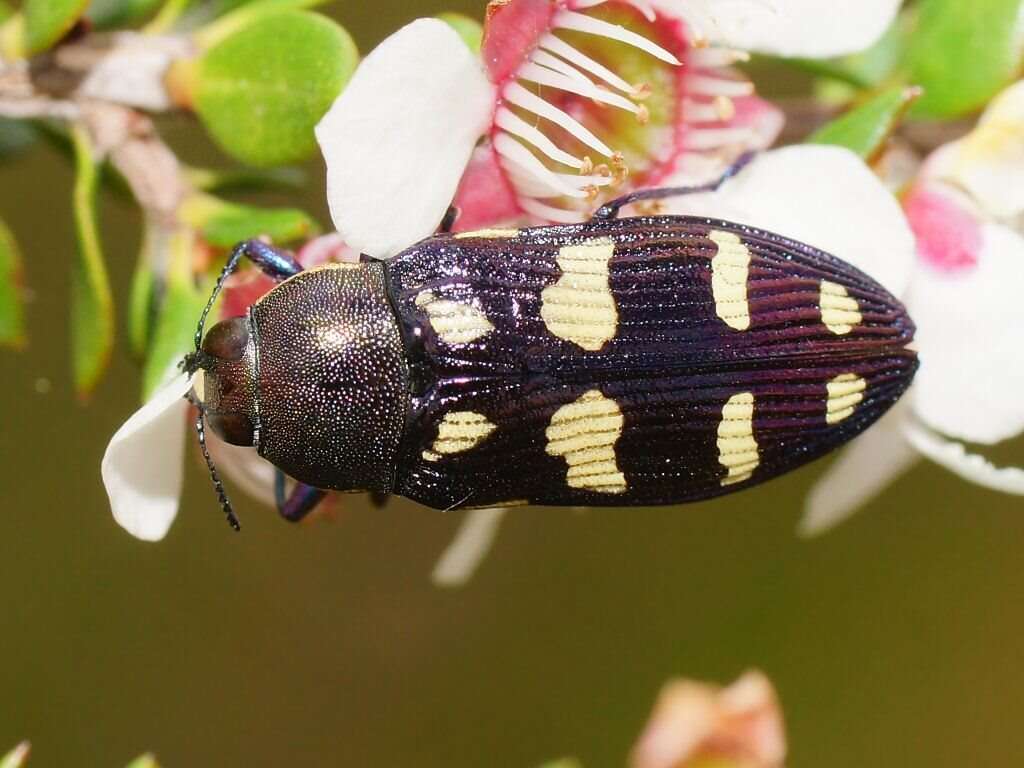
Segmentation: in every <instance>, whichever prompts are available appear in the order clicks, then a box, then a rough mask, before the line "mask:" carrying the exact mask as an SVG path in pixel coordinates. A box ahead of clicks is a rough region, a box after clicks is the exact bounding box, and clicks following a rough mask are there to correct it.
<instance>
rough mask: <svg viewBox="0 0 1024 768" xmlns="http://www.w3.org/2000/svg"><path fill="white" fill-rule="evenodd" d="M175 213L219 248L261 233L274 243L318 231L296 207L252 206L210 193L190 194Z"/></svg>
mask: <svg viewBox="0 0 1024 768" xmlns="http://www.w3.org/2000/svg"><path fill="white" fill-rule="evenodd" d="M178 216H179V217H180V218H181V220H182V221H184V222H186V223H188V224H190V225H191V226H193V227H195V228H196V229H198V230H199V231H200V232H201V233H202V235H203V238H204V239H205V240H206V241H207V242H208V243H210V244H211V245H215V246H218V247H221V248H230V247H231V246H233V245H235V244H236V243H239V242H241V241H242V240H248V239H249V238H252V237H264V236H265V237H269V238H270V239H271V240H272V241H274V242H275V243H289V242H292V241H293V240H305V239H308V238H309V237H310V236H312V235H314V234H316V233H317V232H318V231H319V227H318V226H317V223H316V221H315V220H314V219H313V218H312V217H311V216H310V215H309V214H307V213H306V212H305V211H301V210H299V209H298V208H256V207H255V206H251V205H239V204H238V203H228V202H225V201H223V200H220V199H218V198H216V197H213V196H211V195H192V196H191V197H189V198H188V199H187V200H186V201H185V202H184V203H183V204H182V205H181V207H180V208H179V209H178Z"/></svg>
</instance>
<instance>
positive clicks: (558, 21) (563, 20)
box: [552, 11, 680, 66]
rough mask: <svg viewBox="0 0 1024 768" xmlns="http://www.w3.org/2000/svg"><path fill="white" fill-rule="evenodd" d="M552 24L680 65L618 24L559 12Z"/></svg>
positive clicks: (663, 50) (572, 13)
mask: <svg viewBox="0 0 1024 768" xmlns="http://www.w3.org/2000/svg"><path fill="white" fill-rule="evenodd" d="M552 24H553V25H554V26H555V27H559V28H561V29H574V30H576V31H577V32H586V33H588V34H591V35H600V36H601V37H608V38H611V39H612V40H618V41H619V42H622V43H626V45H632V46H633V47H634V48H639V49H640V50H642V51H647V53H649V54H651V55H652V56H654V57H655V58H658V59H661V60H662V61H665V62H668V63H669V64H674V65H676V66H678V65H679V64H680V62H679V59H677V58H676V57H675V56H673V55H672V54H671V53H669V52H668V51H666V50H665V49H664V48H662V47H661V46H660V45H656V44H655V43H652V42H651V41H650V40H648V39H647V38H646V37H643V36H642V35H638V34H637V33H636V32H630V31H629V30H628V29H626V28H625V27H621V26H619V25H618V24H609V23H608V22H607V21H602V20H601V19H592V18H590V17H589V16H586V15H584V14H582V13H576V12H575V11H559V12H558V13H557V14H555V17H554V19H552Z"/></svg>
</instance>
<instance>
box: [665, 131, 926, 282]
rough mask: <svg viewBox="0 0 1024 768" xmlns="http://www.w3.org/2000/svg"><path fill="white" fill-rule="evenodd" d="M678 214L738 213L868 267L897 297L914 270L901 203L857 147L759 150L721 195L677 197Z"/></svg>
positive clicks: (673, 206)
mask: <svg viewBox="0 0 1024 768" xmlns="http://www.w3.org/2000/svg"><path fill="white" fill-rule="evenodd" d="M667 207H668V208H669V209H670V210H671V211H672V212H673V213H686V214H693V215H699V216H711V217H718V218H725V219H731V220H733V221H737V222H738V223H742V224H750V225H751V226H755V227H760V228H761V229H766V230H769V231H771V232H775V233H776V234H779V235H783V236H785V237H789V238H792V239H794V240H799V241H801V242H804V243H807V244H808V245H813V246H815V247H817V248H820V249H822V250H823V251H827V252H828V253H831V254H833V255H834V256H837V257H839V258H840V259H843V260H844V261H846V262H849V263H850V264H853V265H854V266H855V267H857V268H859V269H861V270H863V271H864V272H866V273H867V274H869V275H871V277H873V278H875V280H877V281H878V282H880V283H881V284H882V285H883V286H885V287H886V288H887V289H888V290H889V291H891V292H892V293H893V294H894V295H896V296H900V295H902V294H903V292H904V290H905V289H906V286H907V284H908V282H909V280H910V274H911V272H912V270H913V268H914V260H915V251H914V247H915V246H914V235H913V233H912V232H911V231H910V226H909V225H908V224H907V220H906V217H904V215H903V211H902V210H901V209H900V206H899V203H897V201H896V199H895V198H894V197H893V196H892V195H891V194H890V193H889V191H888V190H887V189H886V188H885V186H884V185H883V184H882V182H881V181H879V179H878V177H877V176H875V174H873V173H872V172H871V170H870V169H869V168H868V167H867V166H866V165H865V164H864V163H863V162H862V161H861V159H860V158H859V157H857V155H855V154H854V153H852V152H850V151H848V150H845V149H841V148H839V147H826V146H810V145H804V146H795V147H785V148H783V149H776V150H772V151H769V152H765V153H763V154H761V155H758V156H757V157H756V158H755V159H754V161H753V162H752V163H751V164H750V165H749V166H748V167H747V168H745V169H743V171H741V172H740V174H739V175H738V176H737V177H736V178H734V179H731V180H729V181H727V182H726V183H725V184H724V185H723V186H722V188H721V189H720V190H719V191H718V192H715V193H711V194H703V195H687V196H683V197H678V198H670V199H669V200H668V201H667Z"/></svg>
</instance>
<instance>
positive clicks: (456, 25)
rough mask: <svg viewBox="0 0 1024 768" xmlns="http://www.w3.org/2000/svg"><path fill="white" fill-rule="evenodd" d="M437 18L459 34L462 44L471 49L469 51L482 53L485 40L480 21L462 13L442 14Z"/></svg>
mask: <svg viewBox="0 0 1024 768" xmlns="http://www.w3.org/2000/svg"><path fill="white" fill-rule="evenodd" d="M437 18H439V19H440V20H441V21H443V22H444V23H445V24H447V25H448V26H449V27H451V28H452V29H454V30H455V31H456V32H458V33H459V37H461V38H462V42H464V43H465V44H466V45H467V46H468V47H469V50H471V51H473V53H480V45H481V43H482V42H483V39H484V28H483V27H482V26H480V22H479V21H477V20H476V19H471V18H470V17H469V16H465V15H463V14H461V13H451V12H448V13H440V14H438V16H437Z"/></svg>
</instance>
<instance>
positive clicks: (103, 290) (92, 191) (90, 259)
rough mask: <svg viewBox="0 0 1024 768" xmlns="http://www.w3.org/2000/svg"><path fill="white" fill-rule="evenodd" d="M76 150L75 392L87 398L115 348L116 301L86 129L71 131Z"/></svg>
mask: <svg viewBox="0 0 1024 768" xmlns="http://www.w3.org/2000/svg"><path fill="white" fill-rule="evenodd" d="M71 142H72V146H73V147H74V150H75V184H74V189H73V193H72V195H73V197H72V210H73V213H74V220H75V232H76V234H77V235H78V258H77V259H75V262H74V265H73V266H72V270H71V363H72V374H73V377H74V382H75V388H76V390H77V391H78V394H79V396H81V397H85V396H87V395H88V394H89V393H90V392H92V390H93V389H94V388H95V387H96V384H97V383H98V382H99V380H100V377H101V376H102V375H103V371H104V370H105V369H106V367H107V363H108V362H109V361H110V353H111V350H112V349H113V347H114V299H113V294H112V292H111V290H110V281H109V279H108V278H107V267H106V263H105V262H104V259H103V249H102V247H101V244H100V233H99V223H98V220H97V215H96V192H97V190H98V188H99V167H98V164H97V161H96V159H95V157H94V156H93V149H92V142H91V141H90V139H89V136H88V134H87V133H86V131H85V129H84V128H81V127H78V126H75V127H73V128H72V130H71Z"/></svg>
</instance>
